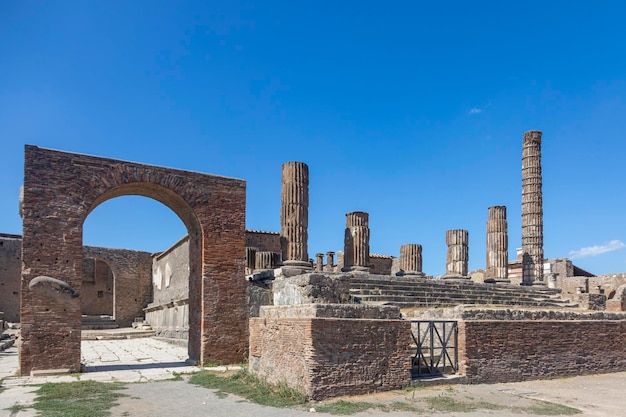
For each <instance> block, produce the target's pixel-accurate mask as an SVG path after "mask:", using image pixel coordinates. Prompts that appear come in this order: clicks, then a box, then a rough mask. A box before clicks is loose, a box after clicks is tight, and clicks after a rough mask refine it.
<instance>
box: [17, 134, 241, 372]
mask: <svg viewBox="0 0 626 417" xmlns="http://www.w3.org/2000/svg"><path fill="white" fill-rule="evenodd" d="M123 195H141V196H145V197H149V198H153V199H155V200H157V201H159V202H161V203H163V204H165V205H166V206H168V207H169V208H170V209H172V210H173V211H174V212H175V213H176V214H177V215H178V216H179V217H180V218H181V220H182V221H183V223H184V224H185V225H186V227H187V230H188V232H189V236H190V276H191V279H190V287H189V290H190V295H191V296H190V306H191V307H190V329H191V331H190V338H189V355H190V358H191V359H194V360H199V361H202V362H208V361H211V362H239V361H241V360H242V359H243V358H245V355H246V352H247V346H248V343H247V333H248V328H247V325H246V319H247V316H248V314H247V309H246V306H245V300H246V284H245V281H244V280H243V276H244V257H245V183H244V182H243V181H241V180H236V179H231V178H224V177H217V176H212V175H204V174H199V173H195V172H186V171H180V170H173V169H167V168H161V167H155V166H148V165H142V164H137V163H131V162H123V161H118V160H113V159H106V158H97V157H91V156H86V155H77V154H70V153H65V152H58V151H51V150H45V149H40V148H37V147H34V146H27V147H26V156H25V167H24V199H23V205H22V212H23V215H24V217H23V231H24V233H23V236H22V239H23V240H22V261H23V263H22V287H21V308H20V315H21V323H22V344H21V347H20V372H21V373H22V374H29V373H31V371H39V370H51V369H57V370H66V371H73V372H77V371H79V370H80V338H81V335H80V330H81V309H80V297H78V298H71V299H70V298H68V299H67V300H66V301H65V302H62V303H58V302H56V301H54V300H51V299H49V298H47V297H45V296H44V295H40V294H37V293H35V292H33V291H31V290H30V289H29V284H30V282H31V280H32V279H34V278H35V277H37V276H41V275H45V276H52V277H54V278H58V279H62V280H63V281H65V282H67V283H68V284H69V285H71V286H72V287H73V288H74V289H76V290H77V291H78V292H80V290H81V283H82V282H81V281H82V258H83V254H82V226H83V222H84V220H85V218H86V217H87V216H88V215H89V213H90V212H91V210H93V209H94V208H95V207H97V206H98V205H99V204H101V203H103V202H104V201H107V200H109V199H111V198H115V197H119V196H123Z"/></svg>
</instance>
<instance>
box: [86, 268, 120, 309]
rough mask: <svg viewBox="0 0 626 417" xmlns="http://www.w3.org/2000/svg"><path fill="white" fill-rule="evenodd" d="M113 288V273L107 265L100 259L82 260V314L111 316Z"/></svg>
mask: <svg viewBox="0 0 626 417" xmlns="http://www.w3.org/2000/svg"><path fill="white" fill-rule="evenodd" d="M113 288H114V286H113V271H111V268H109V265H108V264H107V263H106V262H104V261H103V260H101V259H96V258H89V257H85V258H83V283H82V287H81V290H80V291H81V294H80V295H81V297H82V298H83V302H82V303H81V310H82V312H83V314H84V315H87V316H101V315H108V316H113V292H114V291H113ZM85 300H89V301H87V302H85Z"/></svg>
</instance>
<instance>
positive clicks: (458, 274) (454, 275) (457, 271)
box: [443, 229, 470, 279]
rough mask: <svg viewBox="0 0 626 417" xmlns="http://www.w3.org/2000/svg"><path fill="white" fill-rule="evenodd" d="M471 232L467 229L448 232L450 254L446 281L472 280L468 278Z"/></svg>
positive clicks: (447, 262)
mask: <svg viewBox="0 0 626 417" xmlns="http://www.w3.org/2000/svg"><path fill="white" fill-rule="evenodd" d="M468 242H469V232H468V231H467V230H465V229H452V230H447V231H446V244H447V245H448V254H447V257H446V274H445V275H444V276H443V278H446V279H470V278H469V277H468V276H467V262H468V260H469V250H468Z"/></svg>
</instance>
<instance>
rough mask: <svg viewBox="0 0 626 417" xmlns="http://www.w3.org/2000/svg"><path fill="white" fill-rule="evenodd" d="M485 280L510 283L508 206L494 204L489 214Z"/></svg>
mask: <svg viewBox="0 0 626 417" xmlns="http://www.w3.org/2000/svg"><path fill="white" fill-rule="evenodd" d="M486 253H487V260H486V269H485V282H500V283H509V282H511V281H510V280H509V236H508V226H507V222H506V206H492V207H489V209H488V214H487V252H486Z"/></svg>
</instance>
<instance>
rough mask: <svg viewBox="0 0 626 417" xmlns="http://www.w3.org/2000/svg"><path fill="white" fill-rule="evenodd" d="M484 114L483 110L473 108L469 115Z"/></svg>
mask: <svg viewBox="0 0 626 417" xmlns="http://www.w3.org/2000/svg"><path fill="white" fill-rule="evenodd" d="M482 112H483V109H481V108H478V107H472V108H471V109H470V111H469V114H480V113H482Z"/></svg>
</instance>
